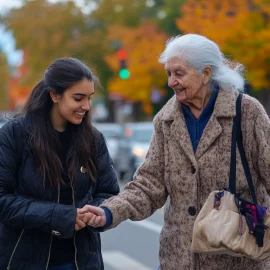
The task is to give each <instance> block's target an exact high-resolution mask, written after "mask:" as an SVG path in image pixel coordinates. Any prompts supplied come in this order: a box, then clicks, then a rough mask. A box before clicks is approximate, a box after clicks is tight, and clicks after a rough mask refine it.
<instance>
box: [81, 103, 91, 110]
mask: <svg viewBox="0 0 270 270" xmlns="http://www.w3.org/2000/svg"><path fill="white" fill-rule="evenodd" d="M90 103H91V101H90V100H87V101H86V102H84V103H83V105H82V109H83V110H86V111H89V110H90V107H91V104H90Z"/></svg>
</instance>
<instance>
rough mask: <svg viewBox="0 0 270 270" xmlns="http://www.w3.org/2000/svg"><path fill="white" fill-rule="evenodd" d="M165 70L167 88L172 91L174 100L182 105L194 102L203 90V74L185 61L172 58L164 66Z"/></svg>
mask: <svg viewBox="0 0 270 270" xmlns="http://www.w3.org/2000/svg"><path fill="white" fill-rule="evenodd" d="M165 70H166V73H167V75H168V86H169V87H171V88H172V89H173V90H174V93H175V95H176V99H177V100H178V101H180V102H182V103H184V104H185V103H186V102H192V101H193V100H195V99H196V98H197V97H198V96H200V95H201V93H202V90H203V89H204V88H205V85H206V80H205V74H204V73H203V72H198V71H196V70H195V69H194V68H193V67H192V66H191V65H188V64H187V63H186V61H185V60H182V59H179V58H177V57H173V58H171V59H169V60H168V62H167V63H166V64H165Z"/></svg>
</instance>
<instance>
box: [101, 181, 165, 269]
mask: <svg viewBox="0 0 270 270" xmlns="http://www.w3.org/2000/svg"><path fill="white" fill-rule="evenodd" d="M122 188H123V186H121V189H122ZM162 224H163V208H161V209H159V210H157V211H156V212H155V213H154V214H153V215H152V216H151V217H149V218H148V219H146V220H143V221H138V222H137V221H136V222H134V221H130V220H127V221H124V222H123V223H121V224H120V225H119V226H118V227H117V228H115V229H112V230H109V231H107V232H104V233H101V240H102V254H103V259H104V263H105V270H156V269H157V268H158V266H159V261H158V251H159V233H160V231H161V228H162Z"/></svg>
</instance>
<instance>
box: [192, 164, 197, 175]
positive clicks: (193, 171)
mask: <svg viewBox="0 0 270 270" xmlns="http://www.w3.org/2000/svg"><path fill="white" fill-rule="evenodd" d="M195 172H196V169H195V167H194V166H192V167H191V173H192V174H194V173H195Z"/></svg>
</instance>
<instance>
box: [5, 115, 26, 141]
mask: <svg viewBox="0 0 270 270" xmlns="http://www.w3.org/2000/svg"><path fill="white" fill-rule="evenodd" d="M24 123H25V119H24V117H22V116H19V117H16V118H12V119H11V120H9V121H8V122H7V123H5V124H4V125H3V126H2V127H1V128H0V135H1V136H0V139H2V138H3V137H5V135H6V136H9V137H14V136H15V135H17V134H18V135H22V133H23V131H24Z"/></svg>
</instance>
